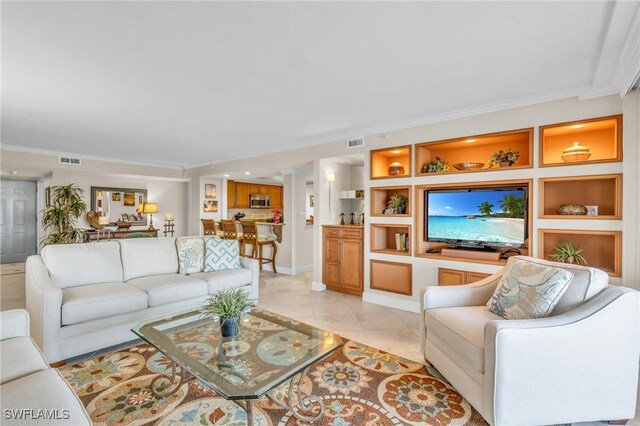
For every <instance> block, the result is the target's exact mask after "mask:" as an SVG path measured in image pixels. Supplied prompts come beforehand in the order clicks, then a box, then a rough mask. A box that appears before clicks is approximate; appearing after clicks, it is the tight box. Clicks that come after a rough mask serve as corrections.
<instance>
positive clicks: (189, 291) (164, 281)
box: [127, 274, 207, 306]
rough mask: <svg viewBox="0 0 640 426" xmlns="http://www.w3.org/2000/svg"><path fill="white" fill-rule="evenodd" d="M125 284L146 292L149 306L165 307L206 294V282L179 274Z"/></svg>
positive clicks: (154, 276)
mask: <svg viewBox="0 0 640 426" xmlns="http://www.w3.org/2000/svg"><path fill="white" fill-rule="evenodd" d="M127 284H131V285H132V286H135V287H137V288H139V289H141V290H144V291H146V292H147V294H148V297H149V306H159V305H165V304H167V303H172V302H177V301H178V300H186V299H191V298H194V297H198V296H204V295H206V294H207V283H206V281H203V280H199V279H197V278H193V277H191V276H186V275H181V274H164V275H151V276H148V277H140V278H134V279H132V280H129V281H127Z"/></svg>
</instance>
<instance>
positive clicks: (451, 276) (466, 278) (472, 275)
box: [438, 268, 490, 285]
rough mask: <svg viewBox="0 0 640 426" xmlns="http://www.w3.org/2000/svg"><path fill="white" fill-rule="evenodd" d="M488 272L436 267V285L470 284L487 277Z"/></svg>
mask: <svg viewBox="0 0 640 426" xmlns="http://www.w3.org/2000/svg"><path fill="white" fill-rule="evenodd" d="M488 276H490V274H483V273H481V272H471V271H461V270H458V269H446V268H438V285H462V284H471V283H475V282H476V281H480V280H482V279H484V278H487V277H488Z"/></svg>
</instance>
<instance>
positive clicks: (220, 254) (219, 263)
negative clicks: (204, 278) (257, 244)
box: [204, 237, 241, 272]
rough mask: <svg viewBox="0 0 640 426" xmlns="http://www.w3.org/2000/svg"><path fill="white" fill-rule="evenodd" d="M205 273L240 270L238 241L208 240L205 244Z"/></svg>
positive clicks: (213, 238)
mask: <svg viewBox="0 0 640 426" xmlns="http://www.w3.org/2000/svg"><path fill="white" fill-rule="evenodd" d="M204 246H205V255H204V272H215V271H226V270H229V269H240V268H241V266H240V244H239V243H238V240H223V239H221V238H218V237H211V238H207V239H206V240H205V242H204Z"/></svg>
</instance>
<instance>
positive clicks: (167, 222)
mask: <svg viewBox="0 0 640 426" xmlns="http://www.w3.org/2000/svg"><path fill="white" fill-rule="evenodd" d="M174 227H175V225H174V223H173V214H172V213H167V214H165V215H164V236H165V237H166V236H167V235H169V236H170V237H173V233H174V232H175V231H174Z"/></svg>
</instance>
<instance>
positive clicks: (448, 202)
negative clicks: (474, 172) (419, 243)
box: [424, 187, 529, 247]
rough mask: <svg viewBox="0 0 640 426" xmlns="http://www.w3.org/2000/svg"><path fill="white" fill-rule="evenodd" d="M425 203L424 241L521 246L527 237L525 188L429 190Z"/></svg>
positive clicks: (527, 203)
mask: <svg viewBox="0 0 640 426" xmlns="http://www.w3.org/2000/svg"><path fill="white" fill-rule="evenodd" d="M424 203H425V206H424V211H425V217H424V221H425V227H424V229H425V235H424V240H425V241H429V242H446V243H457V244H460V245H470V246H475V245H477V246H498V247H520V246H521V245H523V244H524V242H525V241H526V240H527V238H528V235H527V234H528V229H529V228H528V225H527V221H528V217H527V211H528V206H529V198H528V194H527V188H526V187H500V188H495V187H494V188H468V189H441V190H429V191H426V192H425V197H424Z"/></svg>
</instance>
